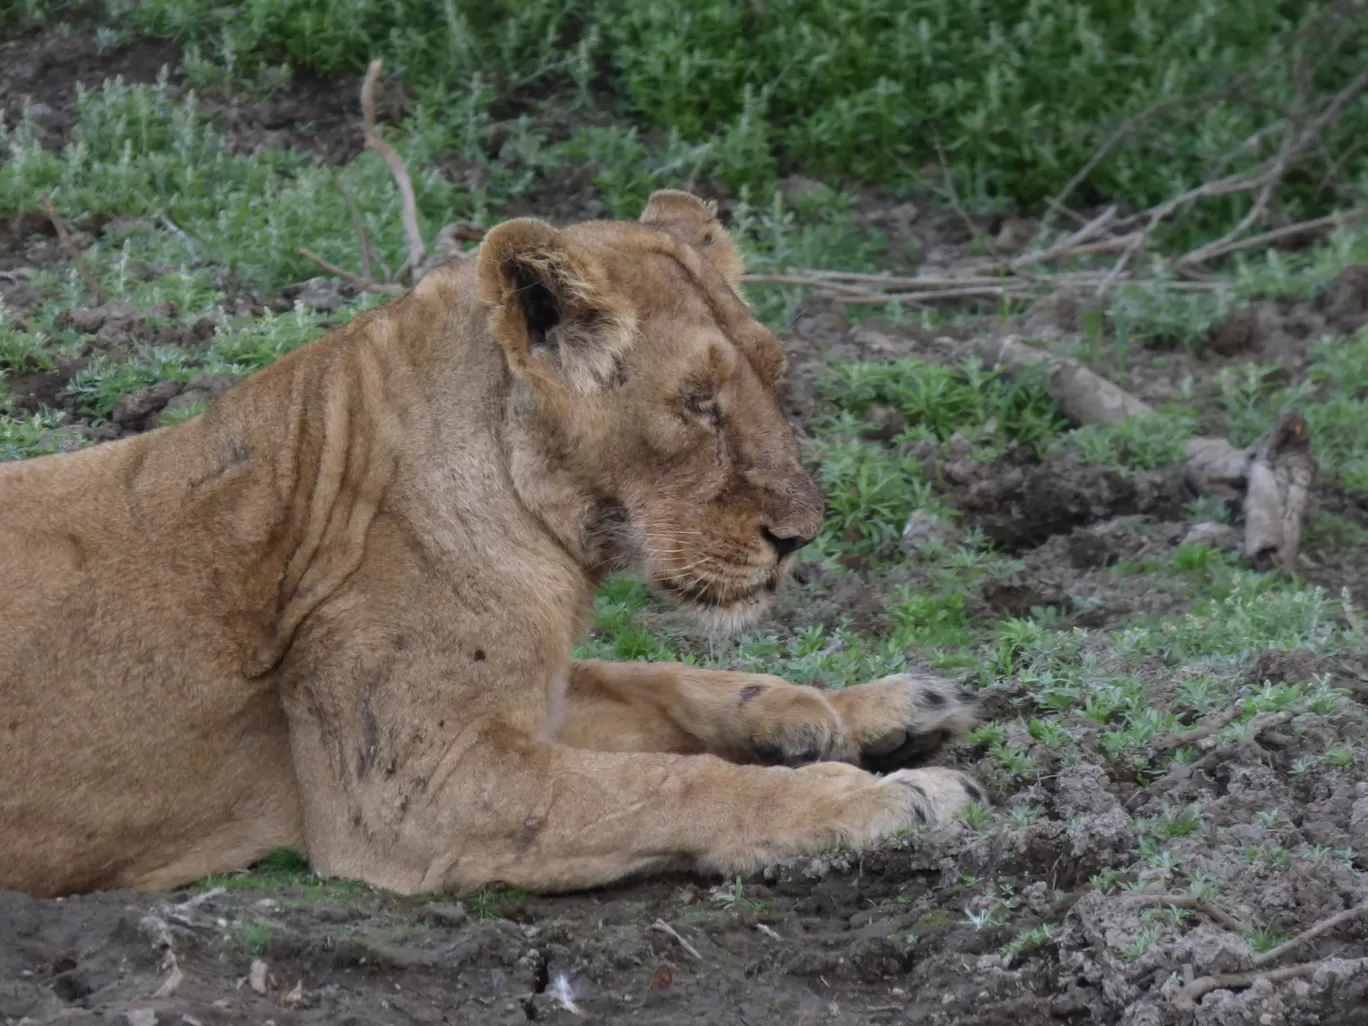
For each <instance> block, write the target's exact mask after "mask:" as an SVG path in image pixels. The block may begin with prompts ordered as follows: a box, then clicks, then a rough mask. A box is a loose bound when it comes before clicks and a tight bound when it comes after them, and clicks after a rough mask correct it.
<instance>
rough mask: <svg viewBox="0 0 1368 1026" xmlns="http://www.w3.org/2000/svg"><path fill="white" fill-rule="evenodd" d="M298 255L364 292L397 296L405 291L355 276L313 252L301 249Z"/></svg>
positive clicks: (398, 287)
mask: <svg viewBox="0 0 1368 1026" xmlns="http://www.w3.org/2000/svg"><path fill="white" fill-rule="evenodd" d="M298 253H299V255H300V256H302V257H304V258H306V259H308V260H312V261H313V262H314V263H316V264H317V265H318V266H319V267H321V268H323V270H325V271H327V272H328V273H329V274H335V275H337V276H338V277H339V278H345V279H346V280H347V281H349V282H351V283H352V284H353V285H355V286H356V287H357V288H358V289H361V290H362V291H363V292H383V293H386V294H388V295H395V296H397V295H399V294H400V293H401V292H403V291H404V288H403V286H402V285H390V284H386V283H383V282H378V281H371V280H370V279H367V278H362V277H361V276H360V275H357V274H353V273H352V272H351V271H349V270H347V269H346V268H345V267H338V266H337V265H336V264H334V263H330V262H329V261H327V260H324V259H323V258H322V257H321V256H319V255H318V254H317V253H315V252H313V251H312V250H309V249H303V248H301V249H299V250H298Z"/></svg>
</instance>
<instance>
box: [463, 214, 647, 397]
mask: <svg viewBox="0 0 1368 1026" xmlns="http://www.w3.org/2000/svg"><path fill="white" fill-rule="evenodd" d="M478 274H479V296H480V300H481V301H482V302H483V303H485V305H486V306H488V307H489V310H490V312H489V329H490V332H491V333H492V334H493V335H494V338H495V340H496V341H497V342H498V343H499V345H500V346H502V347H503V350H504V353H505V354H506V355H507V357H508V362H509V365H510V366H511V367H512V368H513V370H514V372H515V373H519V374H522V375H524V376H527V377H530V378H539V379H543V380H545V378H546V376H547V374H548V372H550V373H554V374H555V375H556V376H558V377H559V378H561V379H563V380H564V381H566V382H568V383H569V384H570V386H571V387H572V388H573V389H575V390H576V391H581V392H587V391H591V390H593V389H594V388H596V387H599V386H601V385H604V384H606V383H608V382H609V381H610V380H611V379H612V378H613V376H614V375H615V374H616V372H617V367H618V364H619V361H620V359H621V356H622V354H623V352H624V351H625V350H626V349H627V347H628V345H630V344H631V339H632V335H633V333H634V330H635V317H634V314H633V311H632V308H631V306H630V304H628V303H627V302H626V301H625V300H624V299H623V298H622V297H621V296H619V295H618V294H617V293H616V292H615V291H614V290H613V289H612V288H611V287H610V286H609V284H608V282H607V281H606V279H605V278H604V275H603V272H602V271H601V270H600V269H599V267H598V265H597V264H596V262H595V261H594V260H593V259H592V257H590V256H589V254H587V253H585V252H583V251H582V250H580V249H578V248H577V247H575V246H573V245H572V244H571V243H570V241H569V240H568V239H566V237H565V236H564V235H563V234H561V233H560V232H558V231H557V230H556V229H555V228H552V227H551V226H550V225H549V224H546V223H545V222H543V221H536V220H533V219H531V218H517V219H515V220H512V221H505V222H504V223H503V224H501V225H498V226H497V227H495V228H493V229H491V230H490V232H489V233H488V234H487V235H485V237H484V240H483V241H482V242H481V243H480V255H479V263H478Z"/></svg>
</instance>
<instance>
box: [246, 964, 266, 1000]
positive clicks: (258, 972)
mask: <svg viewBox="0 0 1368 1026" xmlns="http://www.w3.org/2000/svg"><path fill="white" fill-rule="evenodd" d="M247 986H249V987H251V988H252V989H253V990H254V991H256V992H257V993H258V994H265V993H266V963H265V962H263V961H262V960H261V959H259V958H254V959H252V966H251V968H250V969H248V970H247Z"/></svg>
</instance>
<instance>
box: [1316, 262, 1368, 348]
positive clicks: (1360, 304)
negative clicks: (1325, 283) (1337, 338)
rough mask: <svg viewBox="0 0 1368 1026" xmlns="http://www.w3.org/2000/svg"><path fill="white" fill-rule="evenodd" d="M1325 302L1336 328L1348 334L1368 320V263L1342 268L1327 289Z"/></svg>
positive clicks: (1367, 322) (1327, 312)
mask: <svg viewBox="0 0 1368 1026" xmlns="http://www.w3.org/2000/svg"><path fill="white" fill-rule="evenodd" d="M1321 306H1322V309H1323V310H1324V311H1325V318H1326V320H1328V321H1329V322H1330V325H1331V327H1332V328H1334V329H1335V330H1336V331H1339V332H1342V333H1344V334H1348V333H1350V332H1353V331H1357V330H1358V329H1359V328H1361V327H1363V325H1365V324H1368V264H1357V265H1355V266H1353V267H1346V268H1345V269H1344V270H1342V271H1340V273H1339V274H1338V275H1337V276H1336V277H1335V280H1334V281H1333V282H1331V284H1330V287H1329V288H1328V289H1327V290H1326V291H1325V295H1324V296H1323V297H1322V299H1321Z"/></svg>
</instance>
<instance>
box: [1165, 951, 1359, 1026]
mask: <svg viewBox="0 0 1368 1026" xmlns="http://www.w3.org/2000/svg"><path fill="white" fill-rule="evenodd" d="M1330 961H1331V960H1330V959H1320V960H1319V961H1315V962H1305V963H1303V964H1301V965H1290V966H1287V967H1286V968H1284V969H1270V970H1268V971H1267V972H1252V973H1221V974H1219V975H1216V976H1202V977H1199V978H1198V979H1195V980H1193V981H1192V982H1191V983H1189V984H1188V985H1187V986H1185V987H1183V988H1182V989H1181V990H1179V991H1178V992H1177V993H1176V994H1174V995H1173V1007H1174V1008H1175V1009H1177V1010H1178V1011H1179V1012H1183V1013H1186V1014H1188V1015H1191V1014H1192V1013H1193V1012H1195V1011H1197V1002H1198V1001H1200V1000H1201V999H1202V998H1204V997H1205V996H1206V995H1208V994H1210V993H1211V992H1212V991H1213V990H1239V989H1242V988H1244V987H1250V986H1253V985H1254V983H1256V982H1257V981H1259V980H1267V981H1268V982H1269V983H1282V982H1283V981H1284V980H1296V979H1301V978H1303V977H1306V976H1315V975H1316V973H1318V972H1320V971H1321V970H1322V969H1324V968H1325V967H1326V965H1327V964H1328V963H1329V962H1330ZM1344 966H1345V968H1347V969H1350V970H1355V969H1368V958H1357V959H1353V960H1351V961H1347V962H1345V963H1344Z"/></svg>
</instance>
